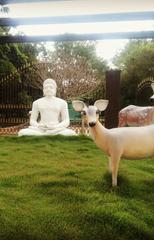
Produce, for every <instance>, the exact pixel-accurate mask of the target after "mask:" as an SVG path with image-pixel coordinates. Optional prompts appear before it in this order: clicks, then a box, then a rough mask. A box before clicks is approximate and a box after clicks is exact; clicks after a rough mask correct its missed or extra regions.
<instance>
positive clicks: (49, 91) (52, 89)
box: [43, 78, 57, 97]
mask: <svg viewBox="0 0 154 240" xmlns="http://www.w3.org/2000/svg"><path fill="white" fill-rule="evenodd" d="M56 91H57V84H56V81H55V80H54V79H51V78H48V79H46V80H45V81H44V82H43V94H44V96H49V97H53V96H56Z"/></svg>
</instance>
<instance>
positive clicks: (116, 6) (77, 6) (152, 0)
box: [7, 0, 154, 64]
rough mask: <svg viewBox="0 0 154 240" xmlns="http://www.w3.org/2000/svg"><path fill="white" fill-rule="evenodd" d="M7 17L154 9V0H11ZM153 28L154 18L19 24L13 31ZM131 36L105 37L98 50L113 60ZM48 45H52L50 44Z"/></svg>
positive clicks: (44, 32)
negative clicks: (30, 0) (20, 0)
mask: <svg viewBox="0 0 154 240" xmlns="http://www.w3.org/2000/svg"><path fill="white" fill-rule="evenodd" d="M8 7H9V9H10V11H9V14H8V15H7V17H11V18H14V17H15V18H18V17H38V16H71V15H83V14H84V15H86V14H100V13H117V12H137V11H139V12H143V11H154V0H146V1H145V0H140V1H139V0H136V1H135V0H129V1H128V0H125V1H123V0H116V1H113V0H108V1H105V0H102V1H101V0H95V1H93V0H58V1H54V0H53V1H47V2H46V1H43V3H40V2H38V3H29V4H23V3H22V4H9V5H8ZM145 30H154V21H149V20H146V21H135V22H134V21H129V22H126V21H125V22H102V23H98V22H97V23H84V24H83V23H82V24H71V23H70V24H55V25H53V24H52V25H51V24H48V25H34V26H19V27H17V28H16V29H12V34H16V33H17V32H23V33H24V34H26V35H57V34H64V33H80V34H82V33H107V32H116V31H117V32H127V31H145ZM127 42H128V40H120V39H118V40H102V41H98V43H97V54H98V56H101V57H103V58H104V59H106V60H107V61H109V63H110V64H111V59H112V58H113V56H114V55H115V54H116V53H118V52H120V51H121V50H122V49H123V48H124V46H125V44H126V43H127ZM48 46H49V45H48Z"/></svg>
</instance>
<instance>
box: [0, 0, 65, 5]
mask: <svg viewBox="0 0 154 240" xmlns="http://www.w3.org/2000/svg"><path fill="white" fill-rule="evenodd" d="M54 1H55V2H60V1H64V0H54ZM65 1H69V0H65ZM37 2H51V0H0V4H2V5H6V4H17V3H37Z"/></svg>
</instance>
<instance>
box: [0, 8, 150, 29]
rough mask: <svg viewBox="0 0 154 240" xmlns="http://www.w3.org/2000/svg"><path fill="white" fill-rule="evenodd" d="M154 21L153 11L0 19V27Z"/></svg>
mask: <svg viewBox="0 0 154 240" xmlns="http://www.w3.org/2000/svg"><path fill="white" fill-rule="evenodd" d="M142 20H143V21H146V20H154V11H150V12H126V13H106V14H91V15H73V16H52V17H35V18H0V26H19V25H36V24H69V23H91V22H117V21H142Z"/></svg>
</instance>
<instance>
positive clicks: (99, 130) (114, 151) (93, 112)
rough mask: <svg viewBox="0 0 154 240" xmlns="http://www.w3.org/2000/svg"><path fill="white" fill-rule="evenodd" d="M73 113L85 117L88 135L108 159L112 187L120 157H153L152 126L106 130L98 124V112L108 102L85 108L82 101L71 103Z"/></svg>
mask: <svg viewBox="0 0 154 240" xmlns="http://www.w3.org/2000/svg"><path fill="white" fill-rule="evenodd" d="M72 104H73V108H74V109H75V111H78V112H83V114H85V115H86V118H87V122H88V124H89V127H90V135H91V136H92V138H93V140H94V142H95V143H96V145H97V146H98V147H99V148H100V149H101V150H103V152H105V153H106V154H107V155H108V157H109V168H110V170H111V172H112V186H116V185H117V174H118V168H119V162H120V159H121V157H123V158H127V159H137V158H146V157H150V156H154V125H149V126H142V127H121V128H112V129H107V128H105V127H104V126H103V125H102V124H101V123H100V122H99V111H104V110H105V109H106V107H107V105H108V100H97V101H96V102H95V103H94V106H89V107H87V106H86V105H85V104H84V102H82V101H73V102H72Z"/></svg>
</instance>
